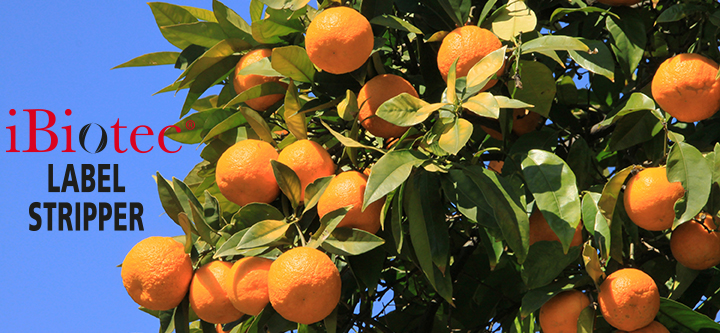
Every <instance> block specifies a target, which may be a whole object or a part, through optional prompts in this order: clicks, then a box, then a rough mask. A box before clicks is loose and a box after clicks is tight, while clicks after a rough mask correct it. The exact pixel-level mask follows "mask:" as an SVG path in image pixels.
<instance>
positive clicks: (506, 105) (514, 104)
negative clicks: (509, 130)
mask: <svg viewBox="0 0 720 333" xmlns="http://www.w3.org/2000/svg"><path fill="white" fill-rule="evenodd" d="M493 97H495V102H496V103H497V104H498V106H499V107H500V108H501V109H527V108H531V107H534V105H532V104H528V103H525V102H523V101H519V100H517V99H511V98H508V97H506V96H501V95H498V96H493Z"/></svg>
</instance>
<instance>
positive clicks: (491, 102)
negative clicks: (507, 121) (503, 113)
mask: <svg viewBox="0 0 720 333" xmlns="http://www.w3.org/2000/svg"><path fill="white" fill-rule="evenodd" d="M462 106H463V107H464V108H466V109H468V110H470V111H472V112H474V113H475V114H477V115H479V116H481V117H488V118H493V119H498V118H499V117H500V104H498V102H497V100H496V99H495V96H493V94H491V93H489V92H481V93H479V94H477V95H475V96H473V97H470V99H468V100H467V102H465V103H463V105H462Z"/></svg>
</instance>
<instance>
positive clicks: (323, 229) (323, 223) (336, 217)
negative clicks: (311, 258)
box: [306, 205, 352, 249]
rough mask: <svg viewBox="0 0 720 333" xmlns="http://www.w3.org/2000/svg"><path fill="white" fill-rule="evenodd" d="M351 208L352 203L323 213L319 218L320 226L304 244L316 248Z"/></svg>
mask: <svg viewBox="0 0 720 333" xmlns="http://www.w3.org/2000/svg"><path fill="white" fill-rule="evenodd" d="M351 208H352V205H351V206H346V207H341V208H338V209H336V210H333V211H331V212H328V213H327V214H325V215H323V217H322V218H321V219H320V227H319V228H318V229H317V231H315V233H314V234H313V235H312V237H311V238H310V241H309V242H308V243H307V245H306V246H307V247H310V248H313V249H316V248H318V247H319V246H320V245H322V243H323V242H325V240H326V239H327V238H328V237H330V234H332V232H333V231H334V230H335V228H336V227H337V226H338V224H340V222H341V221H342V219H343V218H345V215H346V214H347V212H348V211H349V210H350V209H351Z"/></svg>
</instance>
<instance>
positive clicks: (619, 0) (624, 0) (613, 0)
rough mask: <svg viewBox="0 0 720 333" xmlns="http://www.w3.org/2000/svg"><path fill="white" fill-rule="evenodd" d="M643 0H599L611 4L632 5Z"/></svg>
mask: <svg viewBox="0 0 720 333" xmlns="http://www.w3.org/2000/svg"><path fill="white" fill-rule="evenodd" d="M640 1H642V0H598V2H599V3H602V4H606V5H609V6H632V5H634V4H636V3H638V2H640Z"/></svg>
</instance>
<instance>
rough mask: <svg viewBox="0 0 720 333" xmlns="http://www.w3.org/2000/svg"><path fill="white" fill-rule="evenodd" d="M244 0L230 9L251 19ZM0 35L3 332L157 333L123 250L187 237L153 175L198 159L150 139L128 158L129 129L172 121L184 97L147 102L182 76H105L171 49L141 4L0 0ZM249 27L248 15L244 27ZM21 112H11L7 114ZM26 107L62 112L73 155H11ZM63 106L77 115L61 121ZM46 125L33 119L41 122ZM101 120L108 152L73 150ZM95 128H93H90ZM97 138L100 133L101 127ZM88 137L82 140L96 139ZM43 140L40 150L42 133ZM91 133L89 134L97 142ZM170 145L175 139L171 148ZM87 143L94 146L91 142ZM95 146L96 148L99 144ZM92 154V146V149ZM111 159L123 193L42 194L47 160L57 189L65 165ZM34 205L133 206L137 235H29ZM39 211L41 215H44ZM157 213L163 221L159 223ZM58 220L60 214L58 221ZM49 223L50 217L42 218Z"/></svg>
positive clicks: (20, 143) (22, 137) (133, 72)
mask: <svg viewBox="0 0 720 333" xmlns="http://www.w3.org/2000/svg"><path fill="white" fill-rule="evenodd" d="M171 2H172V3H177V4H181V5H194V6H198V7H202V8H211V5H212V2H211V1H210V0H205V1H181V0H173V1H171ZM248 3H249V1H245V0H241V1H227V2H226V4H227V5H228V6H230V7H231V8H233V9H235V10H236V11H237V12H238V13H239V14H241V15H242V16H243V17H245V18H247V17H249V15H248V14H247V7H248ZM0 11H1V12H2V13H4V15H3V16H4V18H3V22H2V30H3V33H2V34H0V64H2V65H1V66H0V78H2V79H1V80H0V122H2V126H1V127H0V154H2V157H0V170H2V192H1V194H0V202H1V204H0V207H2V216H3V221H2V223H0V234H1V235H2V241H0V253H2V259H0V263H2V266H3V272H2V273H1V274H0V299H1V300H2V302H0V323H2V324H1V325H2V329H0V330H2V331H4V332H25V331H34V332H44V331H47V332H153V333H154V332H157V331H158V324H159V323H158V321H157V320H156V319H155V318H153V317H151V316H149V315H146V314H144V313H142V312H140V311H139V310H137V305H136V304H135V303H134V302H133V301H132V300H131V299H130V297H129V296H128V295H127V293H126V292H125V289H124V288H123V285H122V281H121V278H120V268H117V267H116V266H117V265H118V264H120V263H121V262H122V260H123V258H124V256H125V254H126V253H127V251H128V250H130V248H131V247H132V246H133V245H134V244H135V243H137V242H138V241H140V240H141V239H143V238H146V237H149V236H154V235H159V236H173V235H178V234H181V233H182V230H181V229H180V228H179V227H177V226H176V225H175V224H174V223H173V222H172V221H171V220H170V219H169V218H168V217H167V216H164V215H162V213H163V210H162V207H161V205H160V202H159V200H158V196H157V190H156V185H155V182H154V181H153V179H152V177H151V176H152V175H153V174H154V173H155V172H156V171H160V172H161V173H162V174H163V175H164V176H165V177H166V178H170V177H172V176H176V177H178V178H183V177H184V176H185V175H186V174H187V172H188V171H189V170H190V169H191V168H192V167H193V166H194V165H195V164H196V163H198V162H199V161H200V158H199V156H198V155H199V151H198V150H196V148H197V147H196V146H191V145H183V147H182V149H181V150H180V152H179V153H176V154H168V153H165V152H163V151H161V150H160V149H159V147H158V145H157V141H156V137H142V139H140V140H139V143H140V148H143V149H147V148H148V147H149V146H150V145H153V146H155V147H154V148H153V150H152V151H151V152H149V153H147V154H140V153H136V152H134V151H132V148H130V143H129V134H130V131H131V129H132V128H133V127H135V126H138V125H147V126H149V127H150V128H152V129H153V131H154V132H156V133H157V131H159V130H160V129H161V128H163V127H164V126H166V125H170V124H172V123H174V122H175V121H177V119H178V116H179V111H180V108H181V106H182V103H183V99H184V96H185V94H186V93H185V91H183V92H181V93H180V94H178V95H177V96H175V97H174V96H173V94H172V93H166V94H161V95H156V96H151V95H152V94H153V93H154V92H155V91H157V90H159V89H161V88H162V87H165V86H166V85H168V84H170V83H172V82H173V80H175V78H177V76H178V75H179V74H180V72H179V71H178V70H175V69H173V68H171V66H160V67H144V68H130V69H117V70H112V71H111V70H110V68H112V67H113V66H115V65H118V64H120V63H122V62H125V61H127V60H129V59H131V58H133V57H135V56H138V55H141V54H145V53H149V52H156V51H175V50H176V49H175V48H174V47H173V46H172V45H170V44H169V43H167V42H166V41H165V40H164V39H163V37H162V36H161V34H160V32H159V30H158V28H157V26H156V25H155V21H154V19H153V16H152V13H151V11H150V8H149V7H148V5H147V4H146V3H145V2H144V1H84V0H83V1H70V2H58V1H2V2H0ZM248 21H249V20H248ZM10 109H16V110H17V114H16V115H15V116H14V117H13V116H10V114H9V110H10ZM23 109H47V110H51V111H53V112H54V113H55V115H56V116H57V123H56V125H55V126H54V127H53V130H54V131H55V132H56V133H59V134H63V133H64V132H63V130H62V129H61V128H60V127H62V126H68V125H70V126H72V136H73V137H72V140H73V147H72V148H73V149H74V150H76V151H77V152H75V153H62V152H60V151H61V150H62V149H63V148H64V145H65V139H64V136H63V135H61V137H60V140H59V145H58V148H56V149H55V150H54V151H53V152H48V153H8V152H6V150H9V149H10V131H9V130H8V129H6V127H7V126H13V125H15V126H17V148H18V149H19V150H23V149H27V146H28V114H27V113H26V112H23V111H22V110H23ZM66 109H71V110H72V115H71V116H65V115H64V111H65V110H66ZM118 119H120V124H121V125H123V126H128V129H123V130H122V131H121V136H120V145H121V147H122V148H130V149H129V150H128V152H126V153H124V154H119V153H116V152H114V151H113V147H112V146H113V143H114V141H113V138H112V132H111V131H112V129H111V128H110V126H112V125H113V124H114V123H115V122H116V121H117V120H118ZM46 121H47V120H46V118H40V119H39V121H38V122H39V123H40V124H44V122H46ZM88 123H97V124H99V125H101V126H103V127H104V128H105V130H106V131H108V134H109V135H110V137H109V138H108V139H109V141H108V146H107V148H106V149H105V150H104V151H102V152H100V153H98V154H95V155H92V154H88V153H86V152H85V151H83V150H82V148H81V147H80V145H79V143H78V142H79V141H78V135H79V133H80V129H81V128H82V127H83V126H84V125H85V124H88ZM94 130H95V131H97V127H95V128H94ZM97 133H99V132H97ZM97 133H95V132H93V130H91V131H90V134H88V142H93V143H94V144H97V142H98V141H97V140H98V139H97V136H94V135H96V134H97ZM39 136H40V140H39V142H38V145H39V146H40V147H46V146H47V144H48V140H47V138H46V137H47V136H46V135H45V134H40V135H39ZM93 138H94V139H93ZM168 145H169V146H170V147H171V148H173V149H175V148H176V147H177V146H178V144H177V143H175V142H172V141H168ZM91 146H92V144H91ZM94 147H95V146H93V148H94ZM88 148H89V149H90V148H91V147H88ZM82 163H90V164H95V165H96V166H97V164H102V163H109V164H118V165H119V178H118V180H119V183H120V185H122V186H125V190H126V192H125V193H98V192H97V191H95V192H93V193H72V192H70V193H49V192H48V164H53V165H54V174H55V183H56V184H59V183H60V179H58V178H61V177H62V176H63V174H64V170H65V165H66V164H74V165H75V166H76V168H77V169H78V171H79V169H80V164H82ZM33 202H70V203H75V202H93V203H96V204H98V203H100V202H111V203H112V202H140V203H142V205H143V207H144V213H143V224H144V228H145V230H144V231H114V230H112V229H113V227H112V224H111V223H108V224H106V225H105V231H98V226H97V224H91V225H90V230H91V231H58V229H57V222H56V221H54V222H55V225H53V230H52V231H47V228H46V225H45V224H43V227H42V229H41V230H40V231H35V232H33V231H30V230H29V225H30V224H34V223H35V222H34V220H32V219H31V218H30V215H29V213H28V210H29V206H30V204H31V203H33ZM39 212H42V214H41V215H43V220H45V219H46V217H45V216H44V215H45V210H39ZM161 215H162V216H161ZM55 219H57V216H55ZM43 223H45V221H43Z"/></svg>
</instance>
